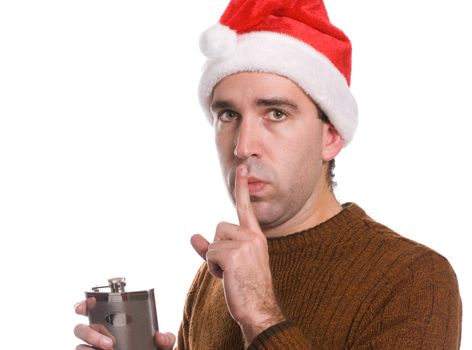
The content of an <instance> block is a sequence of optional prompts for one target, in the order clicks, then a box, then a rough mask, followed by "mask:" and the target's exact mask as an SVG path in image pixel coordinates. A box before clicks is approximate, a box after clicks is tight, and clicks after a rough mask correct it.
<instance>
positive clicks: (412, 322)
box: [352, 251, 462, 350]
mask: <svg viewBox="0 0 472 350" xmlns="http://www.w3.org/2000/svg"><path fill="white" fill-rule="evenodd" d="M389 289H390V290H389V293H388V294H386V295H387V297H386V298H385V299H384V301H383V303H382V304H379V305H376V304H375V303H372V308H371V314H372V317H371V319H370V320H368V322H366V325H364V329H363V331H362V332H361V334H360V335H359V336H358V337H357V339H356V341H355V344H354V346H352V349H356V350H362V349H369V350H370V349H405V350H408V349H415V350H416V349H425V350H426V349H428V350H434V349H447V350H449V349H451V350H452V349H459V347H460V340H461V321H462V304H461V298H460V294H459V288H458V283H457V278H456V275H455V273H454V271H453V269H452V267H451V265H450V264H449V262H448V261H447V260H446V259H445V258H444V257H442V256H441V255H439V254H437V253H435V252H432V251H431V252H429V253H428V254H424V255H422V256H421V257H419V258H418V259H416V261H415V262H414V263H413V264H412V265H411V266H408V267H407V268H406V269H405V271H404V274H403V275H402V277H401V279H400V280H398V282H397V283H395V284H392V285H390V287H389Z"/></svg>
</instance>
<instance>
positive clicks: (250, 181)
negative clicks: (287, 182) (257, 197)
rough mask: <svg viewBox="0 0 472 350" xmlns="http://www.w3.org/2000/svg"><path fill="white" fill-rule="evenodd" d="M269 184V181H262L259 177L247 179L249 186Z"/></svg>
mask: <svg viewBox="0 0 472 350" xmlns="http://www.w3.org/2000/svg"><path fill="white" fill-rule="evenodd" d="M259 182H260V183H265V184H266V183H267V181H264V180H261V179H258V178H257V177H253V176H249V177H248V178H247V183H248V184H253V183H259Z"/></svg>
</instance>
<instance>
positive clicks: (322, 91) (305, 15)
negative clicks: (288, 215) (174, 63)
mask: <svg viewBox="0 0 472 350" xmlns="http://www.w3.org/2000/svg"><path fill="white" fill-rule="evenodd" d="M200 48H201V50H202V52H203V54H204V55H205V56H206V57H207V62H206V64H205V66H204V68H203V72H202V77H201V80H200V85H199V98H200V103H201V105H202V106H203V108H204V110H205V112H206V114H207V117H208V118H209V120H210V122H212V121H213V118H212V116H211V113H210V99H211V95H212V93H213V88H214V87H215V85H216V84H217V83H218V82H219V81H220V80H222V79H223V78H224V77H226V76H228V75H231V74H234V73H237V72H266V73H274V74H278V75H281V76H284V77H286V78H289V79H290V80H292V81H294V82H295V83H297V84H298V85H299V86H300V87H301V88H302V89H303V90H304V91H305V93H307V94H308V95H309V96H310V97H311V98H312V99H313V100H314V101H315V102H316V103H317V105H318V106H319V107H320V108H321V109H322V110H323V112H324V113H325V114H326V115H327V116H328V118H329V120H330V122H331V123H332V124H333V125H334V127H335V128H336V129H337V130H338V132H339V133H340V134H341V136H342V137H343V139H344V141H345V144H347V143H349V142H350V141H351V139H352V137H353V135H354V132H355V129H356V126H357V103H356V100H355V98H354V96H353V95H352V93H351V90H350V89H349V84H350V76H351V51H352V49H351V43H350V41H349V39H348V37H347V36H346V35H345V34H344V33H343V32H342V31H341V30H339V29H338V28H336V27H334V26H333V25H332V24H331V22H330V21H329V18H328V14H327V12H326V9H325V6H324V4H323V1H322V0H311V1H309V0H296V1H294V0H287V1H282V0H280V1H275V0H231V1H230V3H229V5H228V7H227V8H226V11H225V12H224V13H223V15H222V16H221V18H220V21H219V23H217V24H216V25H214V26H212V27H210V28H209V29H207V30H206V31H205V32H204V33H203V34H202V35H201V37H200Z"/></svg>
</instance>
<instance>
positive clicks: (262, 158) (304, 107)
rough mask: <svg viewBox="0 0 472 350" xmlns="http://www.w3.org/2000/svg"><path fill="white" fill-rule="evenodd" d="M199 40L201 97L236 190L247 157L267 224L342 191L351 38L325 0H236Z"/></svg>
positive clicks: (351, 123)
mask: <svg viewBox="0 0 472 350" xmlns="http://www.w3.org/2000/svg"><path fill="white" fill-rule="evenodd" d="M200 47H201V50H202V52H203V53H204V54H205V55H206V56H207V58H208V59H207V62H206V64H205V66H204V69H203V72H202V77H201V80H200V85H199V98H200V102H201V105H202V106H203V108H204V110H205V112H206V114H207V117H208V120H209V121H210V122H212V123H213V122H214V123H215V131H216V142H217V146H218V152H219V156H220V161H221V166H222V168H223V173H224V175H225V177H226V183H227V186H228V189H229V190H230V192H231V191H232V190H233V186H234V170H235V169H236V167H237V165H238V164H241V163H244V164H246V165H247V166H248V167H249V171H250V174H249V175H250V181H251V183H252V184H251V185H250V188H251V189H252V203H253V206H254V209H255V212H256V215H257V218H258V220H259V221H260V223H261V225H262V226H266V227H272V226H277V225H280V223H282V222H283V221H284V220H287V219H288V218H289V217H290V215H298V216H299V215H306V214H307V212H308V211H309V210H310V209H313V206H314V205H315V204H316V202H317V201H318V202H319V203H322V204H325V203H326V201H325V202H323V200H322V198H323V196H325V195H326V194H328V197H329V196H331V197H329V198H333V199H334V200H335V198H334V196H333V194H332V188H331V180H332V178H331V176H330V175H331V173H332V167H333V166H334V156H335V155H336V154H337V153H338V152H339V150H340V149H341V148H342V147H343V145H346V144H348V143H349V142H350V141H351V139H352V137H353V135H354V132H355V129H356V126H357V104H356V101H355V99H354V97H353V96H352V94H351V91H350V89H349V83H350V74H351V43H350V41H349V39H348V38H347V36H346V35H345V34H344V33H343V32H342V31H340V30H339V29H338V28H336V27H334V26H333V25H332V24H331V23H330V21H329V18H328V15H327V13H326V9H325V7H324V4H323V1H322V0H300V1H284V0H279V1H274V0H242V1H241V0H232V1H230V3H229V5H228V7H227V9H226V11H225V12H224V14H223V15H222V17H221V18H220V21H219V23H218V24H216V25H214V26H212V27H210V28H209V29H208V30H207V31H205V32H204V33H203V34H202V36H201V38H200ZM321 111H322V112H323V113H321ZM215 120H216V121H215ZM258 180H261V181H258ZM319 203H318V204H319ZM269 208H270V210H269Z"/></svg>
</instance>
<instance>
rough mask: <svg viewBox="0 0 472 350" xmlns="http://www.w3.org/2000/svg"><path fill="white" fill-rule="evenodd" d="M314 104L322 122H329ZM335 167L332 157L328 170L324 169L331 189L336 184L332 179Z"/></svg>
mask: <svg viewBox="0 0 472 350" xmlns="http://www.w3.org/2000/svg"><path fill="white" fill-rule="evenodd" d="M315 105H316V109H317V110H318V118H319V119H320V120H321V121H322V122H323V123H326V124H331V122H330V121H329V118H328V116H327V115H326V114H325V112H323V110H322V109H321V108H320V107H319V106H318V104H317V103H315ZM335 167H336V163H335V161H334V158H333V159H331V160H330V161H329V163H328V171H326V180H327V181H328V184H329V187H330V188H331V190H333V189H334V187H336V185H337V183H336V181H334V168H335Z"/></svg>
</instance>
